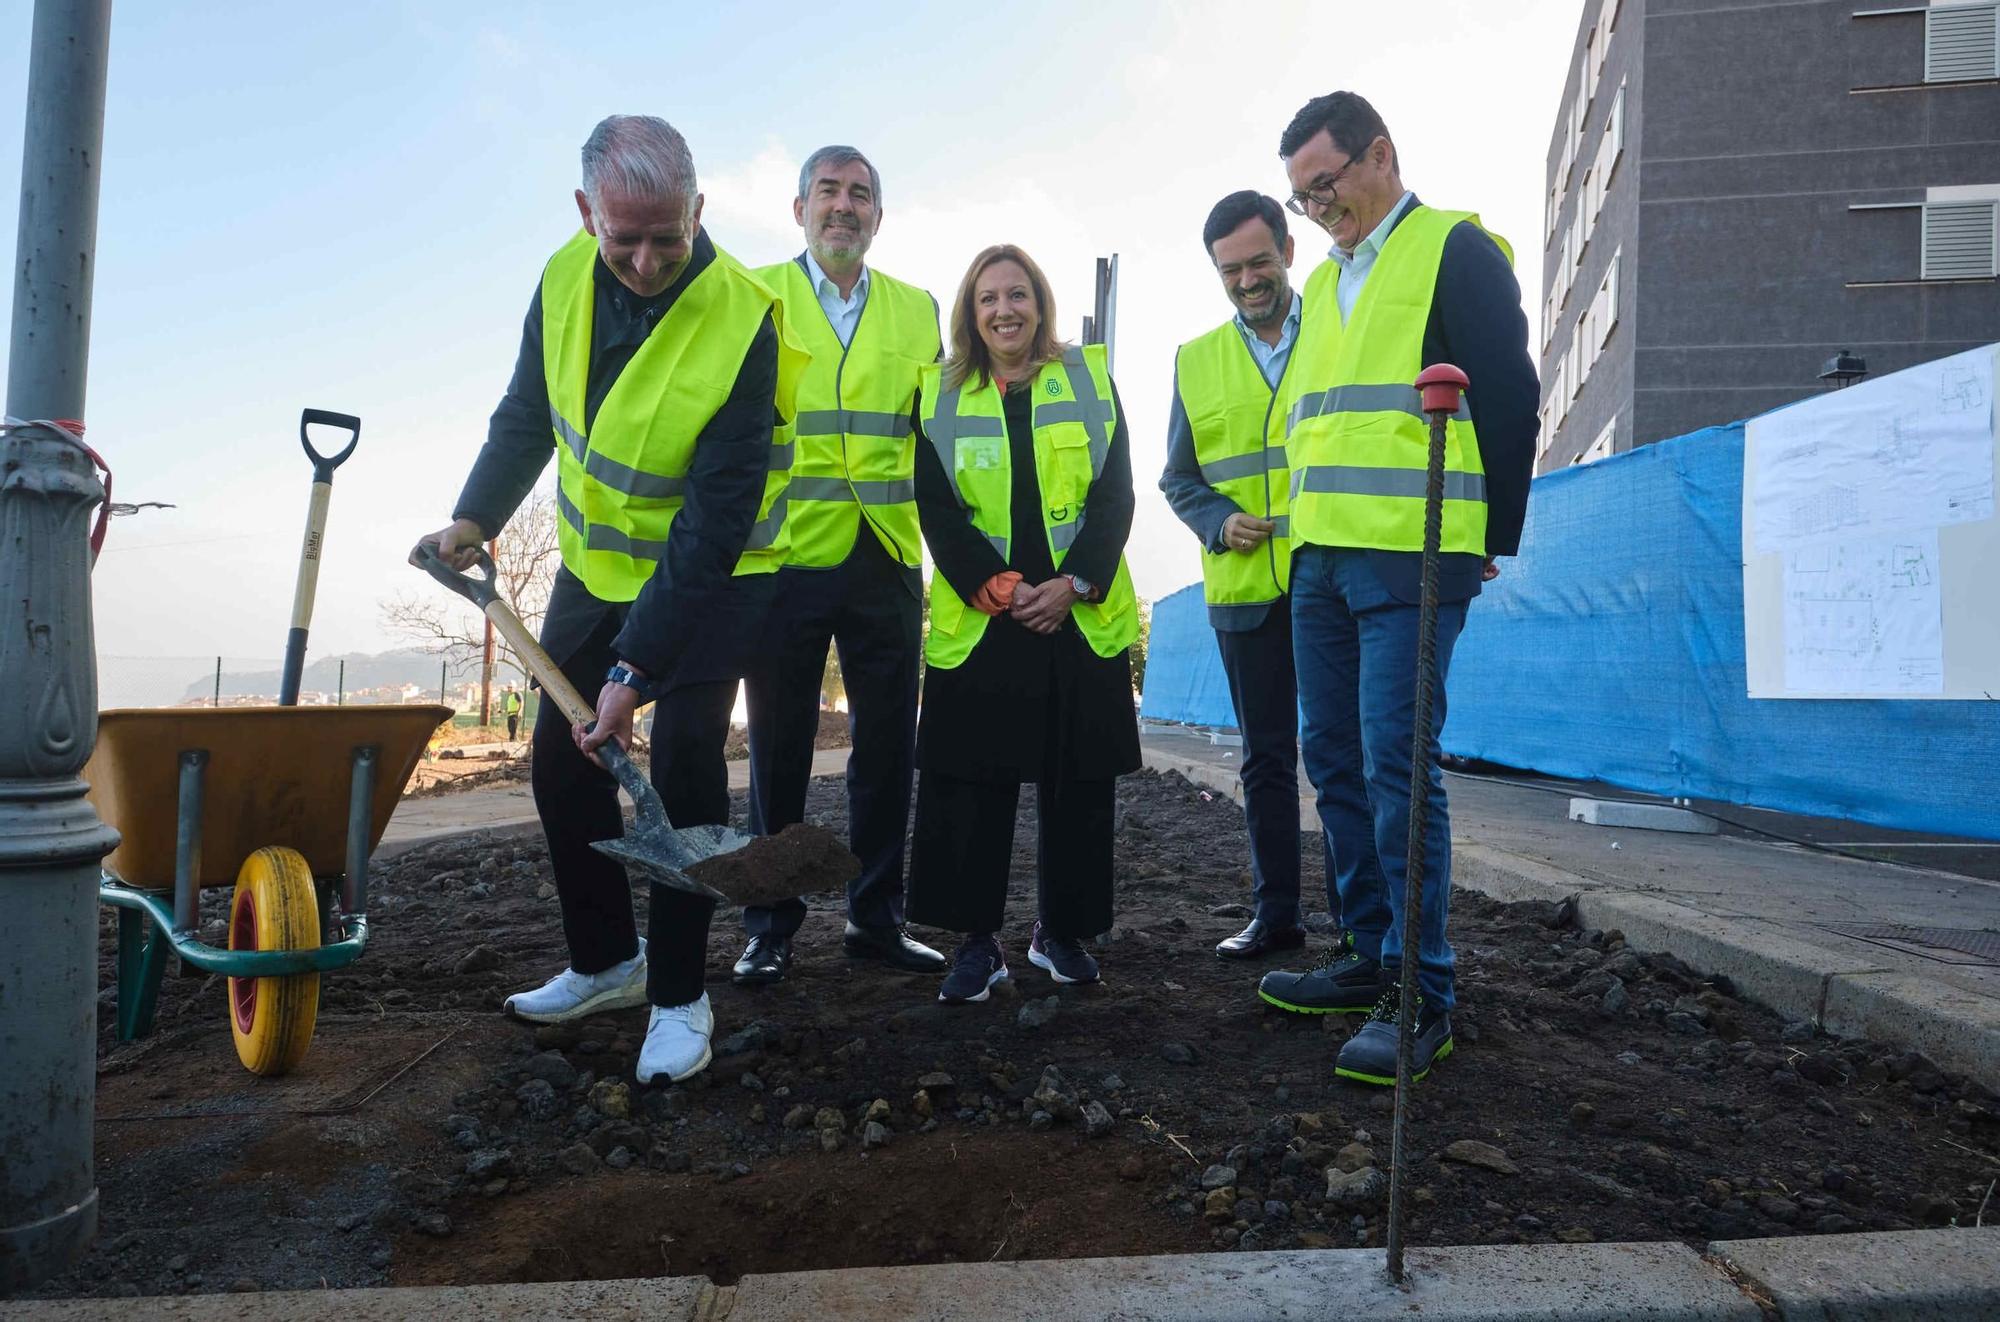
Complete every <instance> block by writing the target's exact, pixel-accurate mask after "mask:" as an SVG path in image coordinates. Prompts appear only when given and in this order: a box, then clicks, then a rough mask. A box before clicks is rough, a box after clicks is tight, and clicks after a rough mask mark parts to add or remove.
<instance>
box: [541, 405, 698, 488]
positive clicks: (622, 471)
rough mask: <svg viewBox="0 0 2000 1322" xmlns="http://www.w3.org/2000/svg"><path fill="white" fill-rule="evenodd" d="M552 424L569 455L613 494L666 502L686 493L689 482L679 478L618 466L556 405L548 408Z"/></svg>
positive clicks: (615, 461)
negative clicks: (591, 445)
mask: <svg viewBox="0 0 2000 1322" xmlns="http://www.w3.org/2000/svg"><path fill="white" fill-rule="evenodd" d="M549 421H550V422H551V423H552V424H554V426H555V429H556V434H557V435H558V436H560V437H562V438H563V443H564V444H566V445H568V446H569V452H570V453H571V454H573V455H575V456H576V459H577V462H578V463H580V464H582V465H583V471H584V472H586V473H588V474H589V475H590V476H591V478H592V479H594V480H595V481H598V482H601V483H603V484H604V485H605V486H607V487H610V488H611V489H612V490H613V491H617V492H622V493H623V494H625V495H627V496H638V497H640V498H641V499H644V500H667V499H670V498H672V497H674V496H678V495H680V494H681V493H682V492H684V491H686V490H687V481H686V479H684V478H678V477H661V476H660V475H659V474H657V473H642V472H640V471H639V470H638V469H636V468H631V467H628V466H626V465H624V464H621V463H619V462H618V461H617V460H616V459H613V458H611V457H609V456H608V455H605V454H602V453H600V452H598V451H596V450H593V449H591V448H590V442H589V441H588V440H587V439H586V438H585V437H584V435H583V433H581V432H579V431H578V430H577V429H576V428H574V427H572V426H570V425H569V423H568V422H567V421H565V420H564V418H563V415H562V414H560V413H558V412H556V406H555V405H553V404H551V405H549Z"/></svg>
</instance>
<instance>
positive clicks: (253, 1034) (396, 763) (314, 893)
mask: <svg viewBox="0 0 2000 1322" xmlns="http://www.w3.org/2000/svg"><path fill="white" fill-rule="evenodd" d="M451 715H452V712H451V709H450V708H449V707H444V706H439V705H435V704H425V705H421V706H419V705H411V706H353V707H222V708H199V707H171V708H164V709H160V710H136V709H135V710H113V711H106V712H101V713H99V715H98V734H97V749H96V752H95V753H94V754H93V755H92V757H91V760H90V764H89V765H88V766H87V767H86V768H85V770H84V777H85V779H86V780H88V781H89V783H90V787H91V788H90V801H91V803H92V804H93V805H94V806H95V807H96V809H97V812H98V815H99V816H100V817H101V818H103V820H104V821H105V822H107V823H109V824H110V825H111V826H113V827H115V828H117V830H118V833H119V836H120V837H121V842H120V844H119V846H118V848H116V849H114V850H113V851H111V854H110V855H109V856H108V857H107V858H106V859H105V860H104V865H103V879H102V881H101V882H100V884H99V886H98V898H99V899H100V900H102V901H103V902H104V903H105V904H108V905H111V906H113V907H115V908H116V909H117V910H118V1037H119V1040H120V1041H127V1042H129V1041H131V1040H133V1039H135V1038H141V1037H144V1036H146V1035H147V1034H148V1033H150V1032H151V1031H152V1027H153V1016H154V1010H155V1008H156V1006H157V1004H158V1001H159V992H160V979H161V977H162V976H163V974H164V973H165V971H166V957H167V952H168V951H170V950H171V951H172V952H173V953H174V954H176V955H179V956H180V957H181V959H182V960H184V961H185V962H187V963H188V964H190V965H192V966H193V967H195V968H198V969H201V970H203V971H204V972H208V973H221V974H225V975H227V977H228V978H229V1026H230V1032H231V1033H232V1035H233V1036H234V1037H235V1039H236V1054H237V1056H238V1058H239V1059H241V1060H242V1062H243V1064H244V1065H245V1066H246V1067H247V1068H249V1069H250V1070H251V1071H253V1072H255V1073H257V1074H267V1075H275V1074H283V1073H286V1072H287V1071H289V1070H291V1069H293V1068H294V1067H296V1066H297V1065H298V1063H299V1062H300V1060H302V1059H303V1058H304V1057H305V1054H306V1050H307V1048H308V1047H310V1046H311V1045H312V1037H313V1026H314V1022H315V1020H316V1018H317V1016H318V1011H319V975H320V974H322V973H325V972H328V971H330V970H333V969H337V968H344V967H345V966H347V965H349V964H352V963H353V962H354V961H355V960H357V959H359V958H360V957H361V952H362V951H363V950H365V949H366V948H367V946H368V860H369V856H370V855H371V854H373V853H374V851H375V848H376V846H377V845H379V844H380V843H381V840H382V832H383V831H384V830H385V829H387V827H388V825H389V817H390V815H391V814H392V813H394V812H395V809H396V803H397V800H398V799H399V798H400V797H401V795H402V792H403V786H404V784H405V783H406V782H407V781H408V780H409V778H410V773H411V772H412V771H413V770H415V769H416V765H417V760H418V759H419V758H420V757H421V756H422V755H423V751H424V744H425V741H426V740H427V739H429V737H430V734H431V731H432V730H434V729H435V728H437V726H438V725H439V724H440V723H441V722H443V721H446V720H449V719H450V718H451ZM213 886H234V887H235V894H234V896H233V897H232V899H231V902H230V909H229V931H228V938H227V945H226V947H218V946H212V945H209V944H207V943H205V942H204V941H202V940H201V938H200V930H199V900H200V892H201V890H202V888H204V887H213Z"/></svg>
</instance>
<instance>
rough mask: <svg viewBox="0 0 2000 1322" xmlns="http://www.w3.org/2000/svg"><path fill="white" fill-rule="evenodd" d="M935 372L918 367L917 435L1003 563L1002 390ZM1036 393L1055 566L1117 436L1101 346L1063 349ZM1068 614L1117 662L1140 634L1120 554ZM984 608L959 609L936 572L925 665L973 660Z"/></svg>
mask: <svg viewBox="0 0 2000 1322" xmlns="http://www.w3.org/2000/svg"><path fill="white" fill-rule="evenodd" d="M943 373H944V369H943V368H942V367H941V366H932V367H926V368H925V369H924V371H923V377H922V381H921V382H920V384H919V390H920V392H921V393H922V395H923V421H924V437H925V439H926V440H927V441H928V442H929V443H930V445H931V446H932V447H934V448H935V449H936V451H937V455H938V459H939V461H940V462H942V463H943V465H944V471H945V473H946V474H947V475H948V476H949V477H950V478H951V481H952V489H953V491H954V492H955V493H956V494H957V497H958V503H959V504H960V506H962V507H963V508H965V509H966V510H968V511H969V512H970V514H971V516H972V526H973V527H974V528H977V529H978V530H979V532H980V533H981V534H982V535H983V536H984V537H985V538H986V540H987V541H988V542H991V543H992V544H993V547H994V549H995V550H997V551H999V552H1000V555H1001V558H1002V559H1005V558H1006V557H1007V550H1008V542H1009V539H1010V538H1011V536H1012V533H1013V527H1014V524H1013V509H1012V505H1013V497H1014V477H1013V460H1012V455H1011V451H1010V449H1009V447H1008V444H1007V421H1006V415H1005V412H1004V410H1003V405H1002V401H1001V396H1000V391H999V390H998V389H996V388H995V387H994V385H993V383H992V382H991V381H988V382H987V383H986V384H985V385H983V386H980V385H976V384H975V383H974V382H973V381H970V380H968V381H966V382H964V383H962V384H961V385H958V386H950V387H946V386H944V384H943ZM1029 389H1031V390H1032V391H1033V392H1034V398H1035V403H1034V413H1033V420H1034V429H1035V477H1036V479H1037V481H1038V482H1039V483H1040V486H1041V492H1042V526H1043V528H1044V529H1045V530H1046V532H1047V535H1048V539H1049V556H1050V559H1051V560H1053V562H1054V563H1055V566H1056V568H1057V569H1058V570H1060V569H1061V568H1062V563H1063V558H1064V557H1065V556H1067V555H1068V554H1069V548H1070V547H1071V546H1072V545H1073V544H1074V543H1075V541H1076V537H1077V534H1078V533H1079V532H1080V531H1082V529H1083V518H1084V514H1085V510H1084V497H1085V495H1086V494H1087V493H1088V492H1089V490H1090V484H1091V482H1093V481H1094V480H1095V479H1096V478H1097V475H1098V474H1099V473H1101V472H1103V471H1104V457H1105V455H1106V454H1107V453H1109V451H1110V449H1111V436H1112V433H1113V432H1115V431H1116V430H1117V426H1118V417H1117V406H1116V405H1115V404H1113V403H1112V396H1111V373H1110V370H1109V368H1108V366H1107V365H1106V361H1105V354H1104V346H1103V345H1101V344H1086V345H1083V346H1081V347H1078V348H1071V349H1068V350H1066V351H1064V353H1063V356H1062V357H1061V358H1060V359H1058V360H1056V361H1054V362H1050V363H1046V364H1044V365H1043V367H1042V370H1041V372H1040V373H1039V374H1038V375H1037V376H1036V377H1035V381H1034V384H1033V385H1032V386H1030V387H1029ZM1070 618H1071V619H1073V620H1075V621H1076V627H1077V629H1078V630H1079V631H1081V632H1082V634H1083V637H1084V641H1085V642H1087V643H1089V644H1090V647H1091V650H1092V651H1094V652H1096V653H1097V654H1098V655H1099V656H1107V657H1109V656H1117V655H1118V654H1119V653H1120V652H1122V651H1124V650H1125V649H1126V648H1128V647H1130V646H1131V645H1132V643H1133V641H1134V640H1135V639H1137V638H1138V636H1139V599H1138V595H1137V594H1136V593H1135V592H1134V591H1133V589H1132V574H1131V571H1130V570H1129V569H1127V568H1126V566H1125V557H1124V556H1123V555H1120V556H1119V557H1118V572H1117V574H1116V575H1115V576H1114V577H1113V578H1112V580H1111V582H1110V584H1109V585H1108V586H1106V587H1105V590H1104V600H1103V601H1101V602H1086V601H1080V602H1078V603H1077V604H1076V605H1075V607H1073V608H1072V609H1071V611H1070ZM986 620H987V616H986V613H985V612H984V611H981V610H977V609H975V608H974V607H972V606H969V605H967V604H966V603H965V602H964V600H963V599H961V598H960V597H959V595H958V593H956V592H955V591H953V590H952V586H951V584H950V583H948V582H946V581H945V577H944V575H943V574H935V573H934V574H932V575H931V632H930V638H929V639H928V640H927V641H926V642H925V644H924V660H925V662H926V663H927V664H929V665H933V666H936V667H938V668H939V669H941V670H949V669H951V668H952V667H953V666H956V665H959V664H960V663H962V662H963V661H964V660H965V658H966V657H968V656H970V655H972V649H973V647H974V646H976V645H977V644H978V642H979V640H980V638H981V637H982V636H983V635H984V634H985V632H986Z"/></svg>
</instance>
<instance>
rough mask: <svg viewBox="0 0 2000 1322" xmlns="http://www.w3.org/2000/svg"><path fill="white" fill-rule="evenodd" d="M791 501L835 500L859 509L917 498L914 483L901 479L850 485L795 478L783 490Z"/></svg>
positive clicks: (836, 480) (841, 480)
mask: <svg viewBox="0 0 2000 1322" xmlns="http://www.w3.org/2000/svg"><path fill="white" fill-rule="evenodd" d="M785 491H786V494H787V495H789V496H790V497H791V498H792V499H793V500H839V501H847V502H849V503H852V502H853V501H856V500H859V501H860V502H861V503H862V504H863V505H901V504H905V503H907V502H909V501H912V500H915V499H916V498H917V481H916V479H915V478H910V477H905V478H897V479H894V480H889V481H879V482H850V481H848V480H847V479H846V478H844V477H795V478H793V479H792V481H791V485H789V486H788V487H786V488H785Z"/></svg>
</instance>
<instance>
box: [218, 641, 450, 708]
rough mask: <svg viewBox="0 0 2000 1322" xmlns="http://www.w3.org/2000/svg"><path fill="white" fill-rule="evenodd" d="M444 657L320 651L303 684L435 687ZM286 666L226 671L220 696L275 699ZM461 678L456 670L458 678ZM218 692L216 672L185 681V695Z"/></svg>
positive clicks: (307, 687)
mask: <svg viewBox="0 0 2000 1322" xmlns="http://www.w3.org/2000/svg"><path fill="white" fill-rule="evenodd" d="M442 661H443V658H442V657H439V656H437V655H435V654H434V653H430V652H420V651H418V650H416V649H415V648H401V649H398V650H396V651H393V652H375V653H367V652H348V653H345V654H343V655H338V656H323V657H317V658H314V659H313V660H310V661H308V662H307V663H306V668H305V673H304V675H303V676H302V677H301V678H300V680H299V687H300V689H301V690H303V691H305V692H309V693H310V692H319V693H333V692H336V691H338V690H340V689H342V688H344V689H345V690H346V691H347V692H348V693H358V692H360V691H361V690H362V689H377V688H390V687H394V688H400V687H401V686H402V685H404V684H415V685H418V686H419V687H422V688H428V689H436V688H437V684H438V667H439V666H440V664H441V663H442ZM343 662H345V663H346V666H347V673H346V676H345V678H344V680H343V677H342V675H341V664H342V663H343ZM282 673H283V672H282V671H280V670H278V669H275V668H274V669H271V670H242V671H230V670H224V671H223V672H222V696H223V697H225V698H231V697H236V698H255V697H269V698H271V699H273V700H274V701H275V700H276V698H277V696H278V682H279V680H280V678H281V677H282ZM461 678H463V677H462V676H460V675H457V674H454V675H452V676H451V679H452V680H453V681H454V682H455V681H457V680H459V679H461ZM214 692H215V676H214V675H213V674H208V675H204V676H203V677H202V678H200V679H198V680H195V681H193V682H192V683H190V684H189V685H188V686H187V690H186V692H185V693H183V694H182V700H183V701H185V700H187V699H189V698H201V697H207V696H209V695H211V694H213V693H214Z"/></svg>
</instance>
